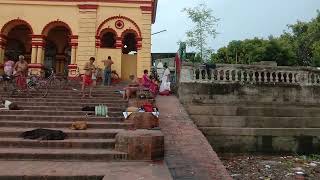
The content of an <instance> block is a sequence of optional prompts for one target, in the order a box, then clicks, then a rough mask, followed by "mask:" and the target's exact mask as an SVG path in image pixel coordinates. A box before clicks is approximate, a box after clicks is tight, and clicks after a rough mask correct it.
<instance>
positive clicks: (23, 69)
mask: <svg viewBox="0 0 320 180" xmlns="http://www.w3.org/2000/svg"><path fill="white" fill-rule="evenodd" d="M3 70H4V76H3V77H4V79H5V80H6V79H9V78H11V77H12V76H15V77H16V83H17V85H18V86H19V88H21V89H24V88H26V86H27V75H28V62H27V61H26V60H25V59H24V56H23V55H20V56H19V60H18V61H17V62H14V61H13V60H12V59H11V58H6V59H5V62H4V67H3Z"/></svg>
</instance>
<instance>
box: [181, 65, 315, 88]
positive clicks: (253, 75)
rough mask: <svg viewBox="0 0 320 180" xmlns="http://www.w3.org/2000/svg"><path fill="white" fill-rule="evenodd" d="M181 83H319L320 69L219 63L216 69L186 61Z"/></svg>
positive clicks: (304, 84) (305, 84)
mask: <svg viewBox="0 0 320 180" xmlns="http://www.w3.org/2000/svg"><path fill="white" fill-rule="evenodd" d="M180 82H181V83H186V82H197V83H216V84H227V83H240V84H290V85H301V86H312V85H316V86H318V85H320V70H319V69H317V68H314V67H289V66H272V65H244V64H217V67H216V68H215V69H207V68H206V67H205V66H204V65H199V64H191V63H190V64H189V63H184V64H183V66H182V69H181V76H180Z"/></svg>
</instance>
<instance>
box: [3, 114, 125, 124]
mask: <svg viewBox="0 0 320 180" xmlns="http://www.w3.org/2000/svg"><path fill="white" fill-rule="evenodd" d="M16 120H17V121H22V120H23V121H52V122H61V121H65V122H71V121H72V122H73V121H87V120H89V121H90V122H95V121H97V122H121V121H123V117H108V118H106V117H96V116H87V117H86V116H84V115H81V116H59V115H52V116H47V115H32V114H31V115H30V114H28V115H23V114H22V115H21V114H20V115H14V114H11V115H0V121H16Z"/></svg>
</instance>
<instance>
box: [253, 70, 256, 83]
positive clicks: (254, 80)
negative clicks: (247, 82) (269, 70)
mask: <svg viewBox="0 0 320 180" xmlns="http://www.w3.org/2000/svg"><path fill="white" fill-rule="evenodd" d="M256 72H257V71H252V82H254V83H256V82H257V78H256Z"/></svg>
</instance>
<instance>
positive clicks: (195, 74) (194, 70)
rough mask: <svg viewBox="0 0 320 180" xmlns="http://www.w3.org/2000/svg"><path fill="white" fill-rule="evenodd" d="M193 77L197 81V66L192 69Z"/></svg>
mask: <svg viewBox="0 0 320 180" xmlns="http://www.w3.org/2000/svg"><path fill="white" fill-rule="evenodd" d="M192 78H193V81H197V69H196V68H193V69H192Z"/></svg>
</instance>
